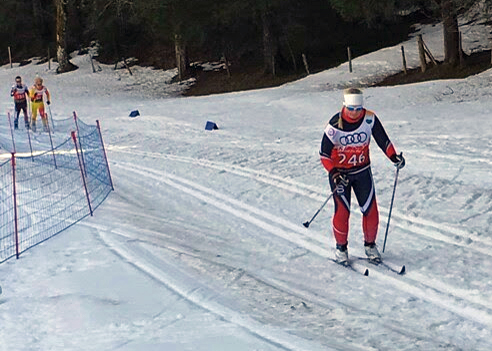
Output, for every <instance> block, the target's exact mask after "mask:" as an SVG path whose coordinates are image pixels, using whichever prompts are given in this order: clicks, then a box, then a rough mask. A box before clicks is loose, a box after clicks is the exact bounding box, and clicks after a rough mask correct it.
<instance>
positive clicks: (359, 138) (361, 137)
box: [340, 132, 367, 146]
mask: <svg viewBox="0 0 492 351" xmlns="http://www.w3.org/2000/svg"><path fill="white" fill-rule="evenodd" d="M366 140H367V134H366V133H364V132H361V133H354V134H348V135H344V136H342V137H341V138H340V144H342V145H343V146H347V145H353V144H360V143H363V142H365V141H366Z"/></svg>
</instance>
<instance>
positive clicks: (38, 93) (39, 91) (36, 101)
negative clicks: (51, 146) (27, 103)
mask: <svg viewBox="0 0 492 351" xmlns="http://www.w3.org/2000/svg"><path fill="white" fill-rule="evenodd" d="M44 95H46V103H47V104H48V105H49V104H50V98H51V96H50V92H49V91H48V89H47V88H46V87H45V86H44V85H43V79H42V78H41V77H36V78H34V85H33V87H32V88H31V89H30V91H29V96H30V97H31V101H32V103H31V109H32V124H31V126H32V131H33V132H35V131H36V118H37V116H38V110H39V114H40V115H41V120H42V122H43V128H44V131H45V132H47V131H48V116H47V115H46V111H45V109H44V102H43V96H44Z"/></svg>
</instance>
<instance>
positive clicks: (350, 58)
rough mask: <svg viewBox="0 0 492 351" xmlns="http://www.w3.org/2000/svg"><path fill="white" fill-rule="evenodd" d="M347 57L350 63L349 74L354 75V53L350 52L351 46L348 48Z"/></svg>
mask: <svg viewBox="0 0 492 351" xmlns="http://www.w3.org/2000/svg"><path fill="white" fill-rule="evenodd" d="M347 55H348V62H349V72H350V73H352V53H351V52H350V46H347Z"/></svg>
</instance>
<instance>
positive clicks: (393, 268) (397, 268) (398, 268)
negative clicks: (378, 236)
mask: <svg viewBox="0 0 492 351" xmlns="http://www.w3.org/2000/svg"><path fill="white" fill-rule="evenodd" d="M355 258H356V259H357V260H360V261H366V262H369V263H370V264H373V265H375V266H378V267H384V268H385V269H387V270H388V271H390V272H393V273H396V274H398V275H403V274H405V271H406V268H405V265H395V264H392V263H389V262H385V261H380V262H377V261H373V260H370V259H368V258H367V257H355Z"/></svg>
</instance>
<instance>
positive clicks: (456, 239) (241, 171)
mask: <svg viewBox="0 0 492 351" xmlns="http://www.w3.org/2000/svg"><path fill="white" fill-rule="evenodd" d="M111 151H115V152H122V153H130V154H135V155H141V156H146V157H152V158H163V159H168V160H172V161H177V162H182V163H189V164H198V165H201V166H203V167H207V168H212V169H217V170H220V171H224V172H228V173H231V174H236V175H239V176H242V177H246V178H250V179H254V180H256V181H260V182H263V183H266V184H268V185H272V186H275V187H278V188H280V189H284V190H287V191H290V192H292V193H295V194H299V195H302V196H306V197H308V198H311V199H314V200H317V201H320V202H324V201H325V199H326V196H324V195H321V194H320V191H319V188H318V187H316V186H311V185H306V184H303V183H300V182H296V181H293V180H291V179H285V178H282V177H280V176H276V175H272V174H269V173H267V172H263V171H258V170H253V169H250V168H246V167H241V166H234V165H231V164H228V163H223V162H216V161H209V160H204V159H198V158H192V157H184V156H175V155H167V154H160V153H152V152H138V151H125V150H121V149H112V150H111ZM378 209H379V211H380V213H383V214H386V215H388V212H389V210H388V209H386V208H384V207H382V206H380V205H379V206H378ZM392 216H393V218H396V219H399V220H400V223H398V221H393V223H392V224H391V225H392V226H396V227H398V228H401V229H404V230H411V231H412V233H415V234H418V235H421V236H425V237H428V238H431V239H434V240H437V241H441V242H444V243H446V244H452V245H457V246H461V247H464V248H467V249H472V250H475V251H478V252H480V253H482V254H485V255H487V256H490V257H492V239H488V238H482V237H479V236H477V235H474V234H471V233H467V232H465V231H464V230H461V229H457V228H455V227H451V226H447V225H445V224H441V223H436V222H433V221H431V220H426V219H422V218H416V217H412V216H408V215H405V214H402V213H399V212H398V210H395V209H393V211H392ZM383 221H384V219H383ZM402 221H406V223H405V224H401V222H402ZM409 223H410V224H409ZM443 233H449V234H452V235H453V236H448V235H445V234H443ZM462 238H463V239H464V238H467V239H471V240H472V244H467V243H464V242H463V241H464V240H462Z"/></svg>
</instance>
